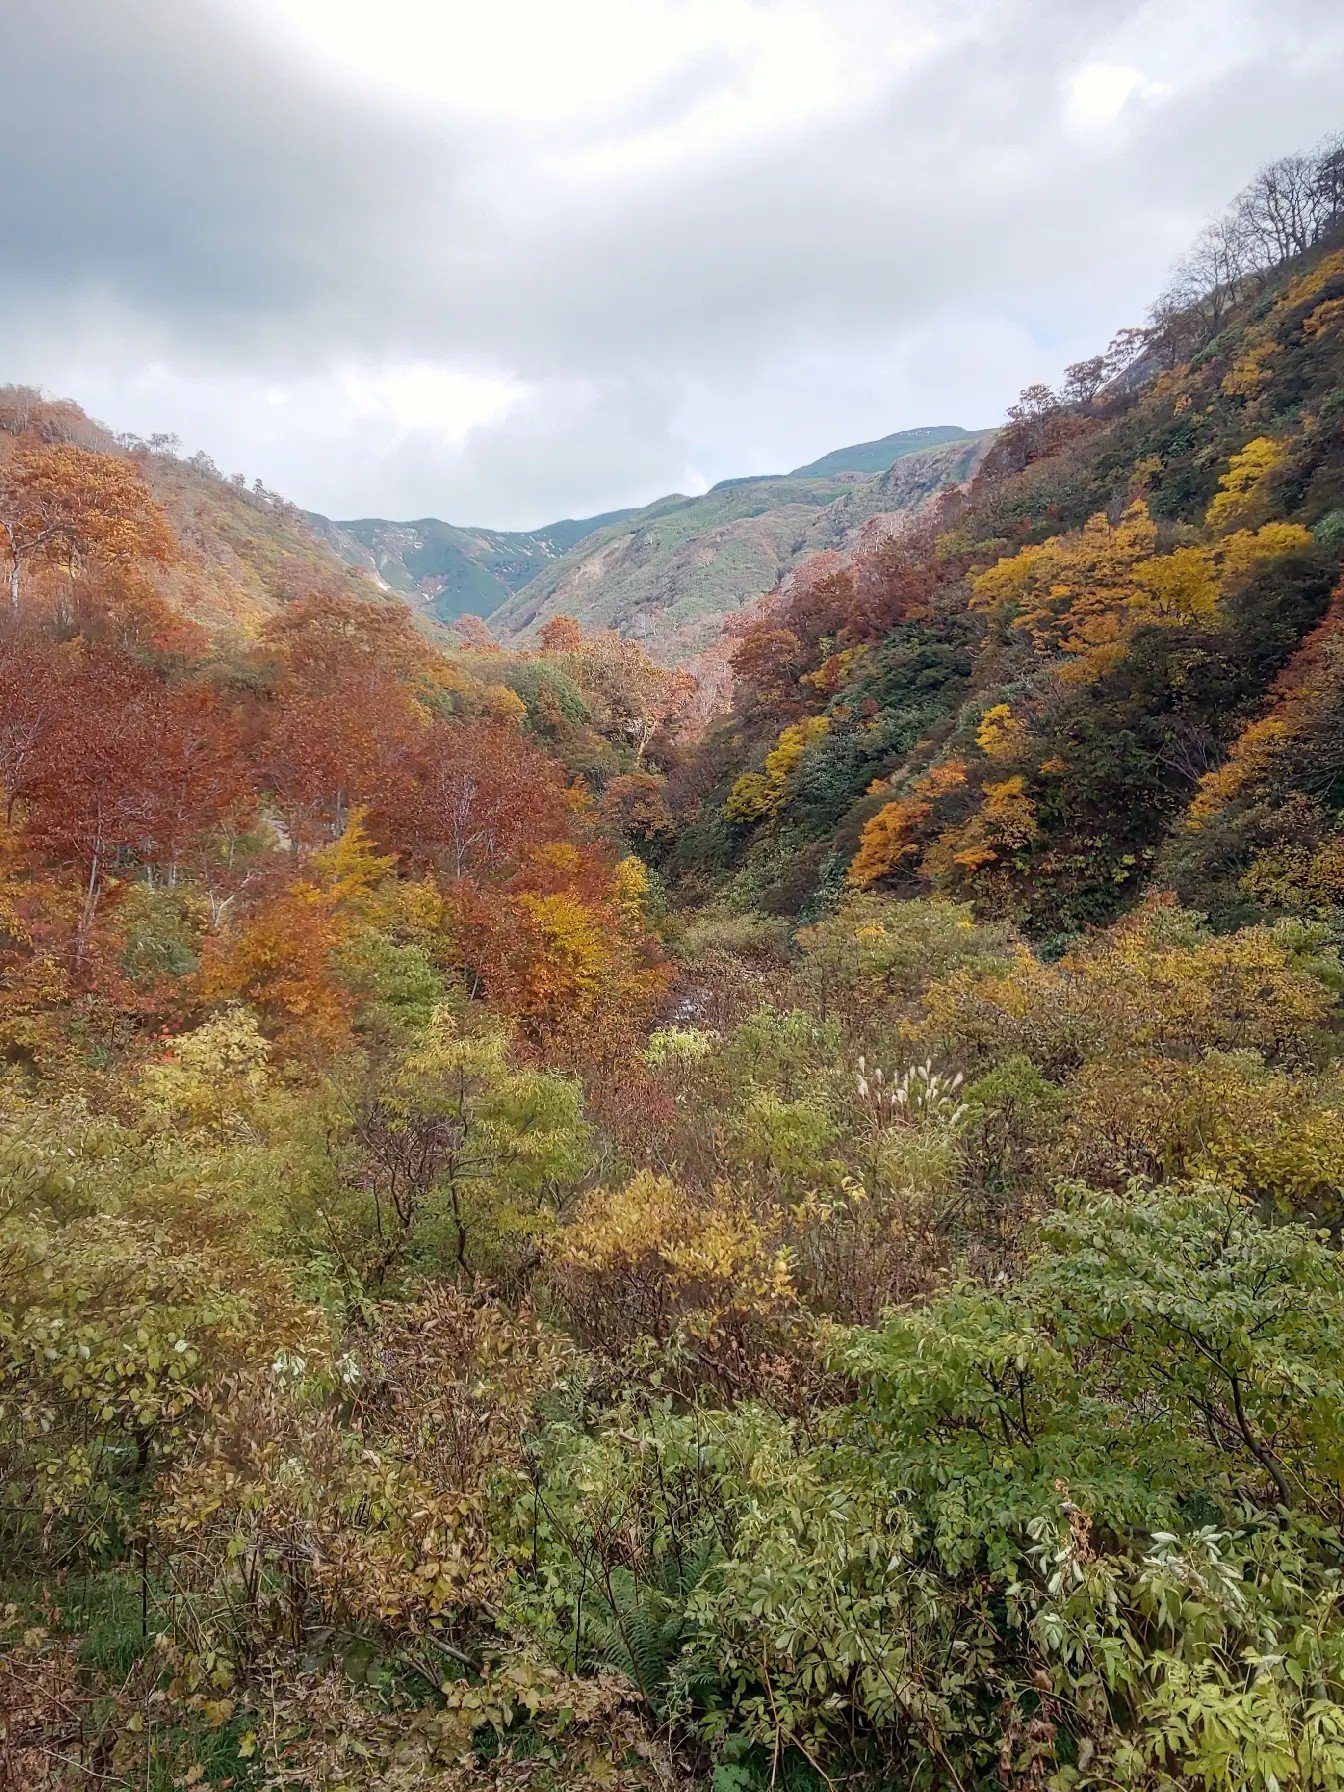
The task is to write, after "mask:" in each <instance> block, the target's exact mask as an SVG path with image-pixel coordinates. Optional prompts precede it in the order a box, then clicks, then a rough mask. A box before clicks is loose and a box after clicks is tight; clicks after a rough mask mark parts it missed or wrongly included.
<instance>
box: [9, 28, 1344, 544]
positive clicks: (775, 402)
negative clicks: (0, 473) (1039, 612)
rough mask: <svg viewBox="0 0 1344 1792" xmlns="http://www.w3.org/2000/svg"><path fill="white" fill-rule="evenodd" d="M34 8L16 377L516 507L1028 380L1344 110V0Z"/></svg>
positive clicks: (765, 468) (327, 495)
mask: <svg viewBox="0 0 1344 1792" xmlns="http://www.w3.org/2000/svg"><path fill="white" fill-rule="evenodd" d="M6 37H7V49H8V51H9V61H10V67H11V69H14V70H17V71H20V72H21V74H22V79H21V80H16V81H14V83H13V84H12V87H11V92H10V95H9V98H8V103H7V107H6V110H5V113H4V115H3V118H0V141H2V142H3V149H4V153H5V156H6V163H7V166H8V168H9V170H10V172H11V178H10V179H9V180H8V181H6V182H5V183H3V184H0V241H3V242H4V243H5V244H6V253H5V255H4V257H3V260H2V261H0V329H3V334H4V340H5V344H6V356H5V361H4V365H3V366H0V379H11V380H21V381H27V382H30V383H39V384H42V385H44V386H46V387H47V388H49V389H51V390H53V391H55V392H57V393H59V394H60V395H62V396H69V397H72V398H74V399H76V400H77V401H79V402H80V403H82V404H84V405H85V407H86V408H87V409H88V410H90V411H91V412H92V413H94V414H95V415H98V416H100V417H102V418H103V419H104V420H105V421H106V422H108V423H109V424H110V425H111V426H112V427H114V428H117V429H127V430H132V431H135V432H138V433H141V434H148V433H150V432H152V431H155V430H169V431H174V432H176V433H177V434H178V435H180V436H181V437H182V439H183V441H184V443H185V444H186V447H187V449H188V451H190V450H193V449H195V448H197V447H200V448H204V449H205V450H206V452H207V453H209V454H210V455H211V456H212V457H213V458H214V459H215V460H216V461H217V462H218V463H219V464H220V465H221V467H223V468H224V469H225V470H226V471H229V472H232V471H234V470H237V471H240V472H243V473H245V474H246V475H247V477H248V478H249V479H251V478H253V477H260V478H261V479H262V480H263V481H264V482H265V483H266V484H267V485H268V486H270V487H272V488H274V489H277V490H280V491H283V492H284V493H285V494H286V495H287V496H290V497H292V498H294V499H295V500H296V501H297V502H298V503H300V504H303V505H304V506H306V507H308V508H311V509H314V510H317V511H321V512H323V513H324V514H326V515H328V516H347V517H348V516H372V515H383V516H401V517H410V516H427V515H433V516H438V517H444V518H447V519H449V520H452V521H454V522H459V523H461V522H465V523H468V524H472V525H475V526H480V527H491V528H498V529H519V528H523V529H525V528H529V527H536V526H537V525H536V519H537V518H538V517H552V518H553V517H561V516H570V517H574V516H585V515H592V514H596V513H599V512H602V511H606V510H611V509H616V508H620V507H625V506H630V505H640V504H644V503H647V502H649V501H651V500H652V499H654V498H657V497H660V496H663V495H664V494H666V493H668V492H671V491H674V490H681V491H686V492H691V493H694V492H697V491H701V490H704V489H706V488H707V487H708V486H709V485H712V484H714V483H715V482H717V481H718V480H721V479H724V478H728V477H733V476H735V475H748V474H754V473H766V472H771V471H774V470H777V469H778V467H780V466H795V465H803V464H805V463H807V462H809V461H811V460H814V459H816V458H817V457H818V456H820V455H822V454H824V453H825V452H826V451H827V450H829V449H831V448H833V447H835V446H836V444H837V443H841V442H859V441H864V440H868V439H873V438H875V437H880V436H883V435H887V434H890V433H892V432H894V431H897V430H901V429H906V428H911V427H917V426H920V425H923V424H926V423H929V422H931V421H934V420H936V419H939V418H945V417H957V418H963V419H965V418H969V419H971V420H972V422H973V423H975V424H979V423H980V422H981V421H983V420H985V419H993V418H995V417H997V416H1001V415H1002V412H1003V409H1004V407H1005V406H1006V405H1007V404H1008V403H1009V402H1011V400H1012V398H1013V396H1014V395H1015V394H1016V392H1017V391H1018V390H1019V389H1020V387H1022V386H1023V385H1025V384H1027V383H1029V382H1031V381H1033V380H1036V379H1041V378H1044V379H1054V378H1057V376H1058V374H1059V372H1060V370H1061V369H1062V367H1063V366H1064V365H1065V364H1066V363H1067V362H1069V361H1072V360H1075V359H1078V358H1080V357H1081V356H1084V355H1087V354H1090V353H1093V352H1096V351H1097V350H1098V349H1099V348H1101V347H1103V346H1104V345H1105V343H1106V341H1107V340H1108V339H1109V337H1110V335H1111V334H1112V332H1113V331H1114V330H1115V329H1116V328H1118V327H1120V326H1121V325H1124V324H1128V323H1134V322H1137V321H1139V320H1140V319H1141V317H1142V315H1143V312H1144V310H1145V308H1146V306H1147V304H1148V302H1149V301H1150V300H1151V298H1152V297H1153V295H1154V294H1155V292H1156V291H1157V290H1158V289H1159V288H1160V286H1161V284H1162V282H1163V279H1164V277H1165V274H1166V271H1167V269H1168V267H1169V266H1170V264H1171V262H1172V260H1173V258H1174V257H1175V256H1176V255H1178V254H1179V252H1180V251H1181V249H1182V248H1183V247H1184V245H1185V243H1186V242H1187V241H1188V240H1189V238H1190V237H1191V236H1192V235H1193V233H1194V231H1195V230H1196V229H1197V228H1198V226H1199V224H1200V223H1201V221H1202V219H1203V218H1204V217H1205V216H1206V215H1208V214H1209V213H1210V212H1211V211H1214V210H1216V209H1218V208H1219V207H1221V205H1222V204H1223V203H1225V202H1226V200H1227V199H1229V198H1230V197H1231V196H1232V194H1233V193H1234V192H1235V191H1236V190H1237V188H1239V187H1240V186H1241V185H1242V184H1244V182H1245V181H1246V179H1247V178H1248V177H1249V176H1250V174H1251V173H1252V172H1253V171H1254V169H1255V167H1256V166H1257V165H1258V164H1259V163H1260V162H1262V161H1264V160H1265V159H1267V158H1271V157H1274V156H1278V155H1281V154H1284V153H1287V152H1289V151H1291V150H1294V149H1298V148H1306V147H1308V146H1309V145H1310V144H1311V143H1312V142H1313V141H1314V140H1315V139H1316V138H1318V137H1319V136H1321V135H1322V134H1323V133H1325V132H1327V131H1329V130H1332V129H1338V128H1339V127H1340V126H1341V124H1344V100H1341V98H1340V95H1341V94H1344V8H1341V7H1339V6H1338V4H1337V3H1336V0H1275V3H1273V4H1271V3H1270V0H1222V3H1219V4H1214V3H1213V0H1168V3H1167V4H1154V3H1153V0H1141V3H1135V0H1131V3H1128V4H1126V3H1125V0H1118V3H1116V4H1111V5H1102V4H1100V3H1099V0H896V3H895V4H892V3H891V0H569V3H568V4H567V5H566V6H565V7H564V8H557V7H555V6H554V5H553V4H548V3H546V0H493V4H492V6H491V7H490V8H488V9H486V8H478V7H476V6H469V5H466V4H461V3H459V0H448V3H437V4H436V3H434V0H380V4H378V5H377V6H374V5H372V4H370V0H193V4H192V5H191V6H190V7H185V6H183V5H182V4H181V0H124V3H123V4H122V5H120V6H118V7H117V8H115V9H114V8H109V7H107V6H106V5H105V4H104V3H103V0H9V6H8V7H7V19H6ZM969 426H970V425H968V427H969Z"/></svg>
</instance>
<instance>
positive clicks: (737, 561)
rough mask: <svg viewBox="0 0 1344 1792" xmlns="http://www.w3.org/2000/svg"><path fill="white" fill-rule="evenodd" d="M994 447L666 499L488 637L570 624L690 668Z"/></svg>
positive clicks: (982, 438)
mask: <svg viewBox="0 0 1344 1792" xmlns="http://www.w3.org/2000/svg"><path fill="white" fill-rule="evenodd" d="M989 440H990V438H989V436H988V435H978V436H964V437H963V436H961V435H960V434H959V435H958V438H957V439H956V440H955V441H952V442H949V443H946V444H944V445H941V446H936V447H932V448H924V449H917V450H915V451H913V452H906V453H905V454H903V455H902V456H901V457H900V458H898V459H896V461H895V464H894V465H892V466H890V467H889V468H888V469H887V470H886V471H884V472H882V473H880V474H878V475H876V476H869V477H865V476H864V475H863V474H861V473H854V472H832V473H830V474H826V475H819V474H813V473H798V474H787V475H784V476H781V477H777V478H761V479H729V480H724V481H723V482H722V483H721V484H719V485H716V486H714V487H713V488H712V490H710V491H708V492H706V493H705V494H704V495H703V497H699V498H683V497H669V498H664V499H661V500H660V501H659V502H658V503H657V504H651V505H649V506H648V507H647V508H646V509H644V510H640V511H636V512H634V513H633V514H632V515H631V516H629V517H626V518H625V519H624V520H622V521H620V522H615V523H611V524H608V525H607V526H606V527H605V528H602V529H598V530H596V531H595V532H594V533H593V534H592V535H591V536H590V537H588V538H586V539H585V540H583V541H581V542H580V543H579V544H578V545H577V546H576V547H575V548H573V549H571V550H570V552H569V553H567V554H565V555H562V556H561V557H560V558H559V559H558V560H556V561H555V563H554V564H553V565H551V566H548V567H547V568H546V570H545V571H544V572H543V573H541V574H540V575H539V576H538V577H537V578H535V579H533V580H532V582H531V583H530V584H528V585H525V586H524V587H523V588H522V589H521V590H520V591H518V592H517V593H516V594H515V595H514V596H512V597H511V598H509V599H508V600H507V601H506V602H505V603H504V604H502V605H501V606H500V608H499V609H498V610H497V611H495V613H494V614H493V615H492V617H491V619H490V623H491V628H492V629H493V630H494V632H495V633H496V635H498V636H499V637H500V638H501V639H508V638H509V637H511V636H512V637H515V638H517V637H525V636H527V635H528V633H529V631H531V630H533V629H534V628H535V627H537V626H538V625H539V624H541V623H544V622H545V621H546V620H547V619H548V618H550V617H552V616H556V615H570V616H574V617H576V618H577V619H578V621H579V622H581V623H582V624H583V626H584V627H585V628H614V629H616V630H617V631H618V632H619V633H621V634H622V635H626V636H629V637H633V638H636V639H639V640H641V641H643V642H644V644H645V646H646V647H647V648H648V650H649V652H650V653H651V654H653V656H654V657H655V658H656V659H660V660H663V661H664V662H667V663H673V662H680V663H685V662H687V661H689V660H691V659H693V658H694V657H695V656H696V655H697V654H698V653H700V652H701V651H703V650H704V649H705V648H706V647H708V646H710V645H711V643H712V642H713V641H715V640H716V639H717V637H718V635H719V632H720V629H721V627H722V624H723V619H724V618H725V617H726V616H729V615H731V614H733V613H734V612H735V611H737V610H740V609H741V608H742V607H743V606H744V605H746V604H749V603H750V602H751V601H752V600H753V599H755V598H757V597H759V596H761V595H762V593H764V592H766V591H769V590H771V589H772V588H773V587H774V586H775V585H776V584H777V583H778V582H779V580H780V579H781V578H782V577H783V576H784V575H785V574H786V573H787V572H788V571H789V570H790V568H792V567H794V566H797V565H798V564H800V563H801V562H802V561H804V560H806V559H807V558H809V557H810V556H811V555H814V554H817V553H820V552H822V551H824V550H827V549H832V550H848V549H853V548H855V547H857V546H858V545H859V544H860V543H861V542H862V541H864V540H872V539H874V538H876V537H881V536H885V535H890V534H891V533H892V532H893V531H894V530H895V529H897V528H898V527H899V526H900V519H903V518H905V517H907V516H908V515H909V513H910V512H911V511H912V510H913V509H915V508H916V507H917V506H918V505H919V504H921V503H922V502H923V501H924V500H925V499H927V498H929V497H931V496H932V495H933V494H934V493H935V492H937V491H939V490H941V489H942V487H944V486H945V485H949V484H952V485H955V484H959V483H961V482H962V481H964V480H965V479H967V478H968V477H969V476H970V474H971V473H972V472H973V471H974V469H975V467H976V466H977V465H978V464H979V461H980V459H981V458H982V457H983V454H984V452H985V449H986V448H987V446H988V443H989ZM840 452H841V453H842V454H846V453H848V454H854V453H856V452H857V450H841V451H840Z"/></svg>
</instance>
